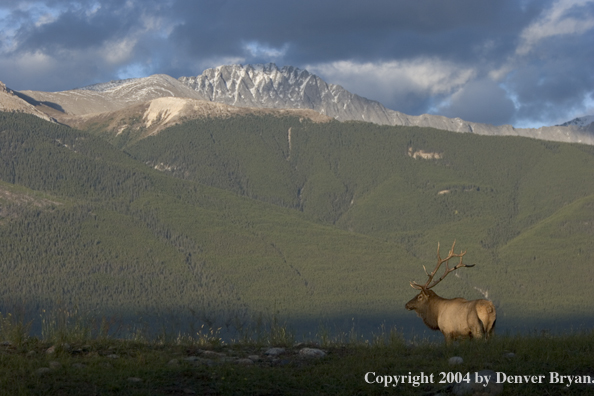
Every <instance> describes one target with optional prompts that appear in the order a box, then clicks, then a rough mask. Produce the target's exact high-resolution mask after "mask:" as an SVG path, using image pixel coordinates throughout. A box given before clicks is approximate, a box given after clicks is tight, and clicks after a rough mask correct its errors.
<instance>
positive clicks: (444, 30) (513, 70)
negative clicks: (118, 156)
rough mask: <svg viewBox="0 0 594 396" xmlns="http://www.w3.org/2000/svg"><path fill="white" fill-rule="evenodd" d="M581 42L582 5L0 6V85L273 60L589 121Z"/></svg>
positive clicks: (479, 106) (385, 90) (362, 85)
mask: <svg viewBox="0 0 594 396" xmlns="http://www.w3.org/2000/svg"><path fill="white" fill-rule="evenodd" d="M592 42H594V3H593V2H592V1H575V0H554V1H553V0H547V1H530V0H502V1H496V2H494V1H491V0H456V1H447V2H445V1H443V0H420V1H414V2H412V1H408V0H371V1H368V2H365V3H363V2H359V1H344V0H326V1H319V0H303V1H298V2H297V1H295V2H278V1H272V0H227V1H221V0H216V1H215V0H168V1H158V0H143V1H140V0H127V1H125V2H122V1H121V0H97V1H95V0H89V1H85V0H80V1H74V0H45V1H27V0H18V1H14V0H5V1H3V2H2V3H0V80H2V81H3V82H5V83H6V84H7V85H8V86H10V87H12V88H14V89H35V90H50V91H55V90H64V89H70V88H74V87H77V86H83V85H88V84H92V83H96V82H101V81H108V80H111V79H118V78H125V77H135V76H137V77H141V76H145V75H150V74H154V73H166V74H170V75H172V76H174V77H180V76H182V75H185V76H189V75H197V74H200V73H201V72H202V71H203V70H204V69H205V68H208V67H214V66H218V65H220V64H224V63H244V64H246V63H267V62H271V61H272V62H275V63H277V64H278V65H293V66H297V67H301V68H308V69H309V70H310V71H312V72H314V73H317V74H319V75H320V76H321V77H323V78H324V79H326V80H327V81H328V82H330V83H337V84H341V85H343V86H344V87H345V88H346V89H349V90H351V91H353V92H355V93H358V94H360V95H362V96H365V97H368V98H370V99H375V100H379V101H380V102H382V103H383V104H384V105H386V106H387V107H389V108H393V109H395V110H400V111H403V112H406V113H408V114H422V113H426V112H433V113H438V114H444V115H447V116H451V117H454V116H457V117H461V118H464V119H468V120H471V121H479V122H488V123H495V124H500V123H514V124H522V125H532V124H538V123H542V124H547V123H554V122H560V121H565V120H566V119H567V118H571V117H573V116H578V115H583V114H584V113H587V112H590V111H591V112H593V113H594V109H593V108H592V107H593V106H594V105H593V103H592V102H593V100H592V93H593V92H594V81H593V77H592V74H591V73H590V69H591V65H592V64H594V62H593V61H594V53H593V52H594V50H593V49H591V47H592V45H591V43H592ZM481 98H482V99H481ZM479 99H480V100H479ZM580 113H581V114H580Z"/></svg>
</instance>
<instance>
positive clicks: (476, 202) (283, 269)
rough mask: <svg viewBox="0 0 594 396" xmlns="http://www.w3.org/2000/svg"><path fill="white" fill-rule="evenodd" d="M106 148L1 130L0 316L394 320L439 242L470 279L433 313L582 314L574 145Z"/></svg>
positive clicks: (454, 138) (335, 140) (362, 135)
mask: <svg viewBox="0 0 594 396" xmlns="http://www.w3.org/2000/svg"><path fill="white" fill-rule="evenodd" d="M122 143H123V144H122ZM118 146H120V147H124V149H122V150H119V149H117V148H116V147H115V146H112V145H111V144H109V143H108V142H107V141H105V140H103V139H102V138H99V137H96V136H94V135H91V134H89V133H87V132H84V131H77V130H74V129H71V128H68V127H64V126H60V125H55V124H50V123H47V122H44V121H42V120H40V119H37V118H35V117H32V116H26V115H19V114H7V113H2V114H1V115H0V180H1V182H0V216H1V218H0V251H2V260H1V261H0V271H1V273H2V274H3V276H2V278H1V280H0V284H1V287H0V303H1V304H2V305H3V307H4V309H7V308H9V307H11V306H12V307H14V306H20V305H22V306H26V307H27V309H30V310H33V311H35V310H41V309H45V308H47V307H50V306H52V305H53V304H57V303H67V304H78V305H79V306H80V307H81V308H84V309H86V310H96V311H93V312H101V313H107V314H112V313H122V314H126V315H143V314H145V313H155V312H161V313H164V312H167V313H178V314H179V315H184V314H188V313H189V312H194V313H195V315H196V316H197V317H199V318H200V319H202V320H208V321H213V322H218V323H221V324H236V323H233V322H238V321H242V320H246V319H247V318H249V317H253V316H254V315H256V314H257V313H259V312H272V311H280V312H282V314H283V315H286V316H287V317H290V318H293V319H316V318H320V317H326V318H328V319H344V318H348V319H350V318H352V317H355V316H356V317H364V318H374V319H379V320H380V321H381V319H392V318H398V317H408V316H410V315H411V314H410V313H408V312H405V311H404V308H403V305H404V303H405V302H406V301H407V300H408V299H410V297H412V295H414V292H413V291H412V289H410V287H409V285H408V282H409V281H410V280H413V279H414V280H418V281H421V280H423V277H424V276H425V275H424V272H423V270H422V265H423V264H424V265H425V266H426V267H427V268H430V267H431V266H432V265H433V264H434V262H435V249H436V246H437V242H438V241H440V242H441V244H442V251H444V252H445V250H446V249H448V248H449V247H450V246H451V243H452V242H453V240H454V239H457V241H458V243H457V246H458V249H464V250H466V249H467V250H468V253H467V255H466V257H465V261H466V262H467V263H469V264H470V263H476V264H477V265H476V267H474V268H472V269H464V270H460V271H458V272H459V277H455V276H453V275H451V276H450V277H449V278H448V279H447V280H446V281H444V282H443V283H442V284H440V285H439V286H438V287H437V288H436V292H437V293H439V294H440V295H444V296H446V297H453V296H455V295H462V296H464V297H466V298H479V297H481V293H486V292H488V297H489V298H490V299H493V300H494V301H495V303H496V305H497V306H498V310H499V312H500V313H501V315H500V318H501V321H505V320H506V318H508V319H510V320H511V319H512V318H514V317H519V316H523V317H526V316H528V317H531V318H535V319H541V318H543V317H545V315H546V317H547V318H550V317H551V315H553V316H556V317H566V316H570V315H573V316H574V317H578V316H585V315H588V314H589V312H591V311H592V309H593V308H594V303H593V302H592V301H591V299H590V298H589V295H588V292H587V290H589V289H590V288H591V287H592V284H593V283H594V276H593V275H589V273H590V272H589V264H590V263H591V262H592V258H593V256H594V243H593V242H592V241H593V240H594V239H593V236H594V235H593V234H594V210H593V205H594V178H593V177H592V176H593V172H594V148H592V147H590V146H582V145H568V144H561V143H551V142H542V141H538V140H531V139H524V138H513V137H486V136H475V135H469V134H456V133H448V132H444V131H437V130H432V129H422V128H404V127H381V126H376V125H372V124H366V123H339V122H331V123H326V124H316V123H313V122H310V121H307V120H303V119H301V120H300V119H299V118H292V117H277V116H262V117H258V116H248V117H235V118H224V119H216V118H208V119H203V120H194V121H191V122H187V123H184V124H181V125H178V126H175V127H172V128H169V129H167V130H164V131H162V132H161V133H160V134H158V135H156V136H152V137H149V138H146V139H143V140H140V141H137V142H135V143H133V144H131V145H129V144H125V142H121V141H120V142H119V143H118Z"/></svg>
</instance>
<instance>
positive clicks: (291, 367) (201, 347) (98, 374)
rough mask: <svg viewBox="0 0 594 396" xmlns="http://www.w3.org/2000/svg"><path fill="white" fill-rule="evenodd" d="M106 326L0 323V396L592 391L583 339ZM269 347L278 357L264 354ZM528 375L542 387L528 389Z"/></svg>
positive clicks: (590, 342)
mask: <svg viewBox="0 0 594 396" xmlns="http://www.w3.org/2000/svg"><path fill="white" fill-rule="evenodd" d="M110 325H113V322H111V323H107V322H106V321H103V322H102V323H100V324H97V323H93V322H90V321H88V320H85V318H81V317H79V316H78V315H77V314H76V313H75V312H68V311H57V316H55V317H53V318H52V319H51V320H49V321H48V322H47V326H46V330H47V332H46V333H45V336H44V337H43V338H37V337H30V336H29V335H28V334H27V329H26V327H27V326H26V325H23V322H21V321H19V320H17V319H15V318H14V317H12V316H10V315H6V316H3V315H0V338H1V339H5V340H7V341H5V342H2V343H1V344H0V391H1V392H2V394H10V395H48V394H52V395H53V394H59V395H88V394H101V395H163V394H216V395H269V394H283V395H384V394H394V393H398V394H404V395H417V394H437V393H439V394H452V393H451V392H452V391H453V386H454V385H455V379H456V375H458V376H459V377H461V378H462V379H468V378H470V379H473V378H475V375H476V373H479V372H481V371H482V370H491V371H492V372H495V373H499V378H500V380H501V381H504V383H503V385H502V386H503V392H504V393H503V394H505V395H543V394H550V395H557V394H564V395H565V394H570V395H573V394H576V395H577V394H580V395H581V394H589V392H592V389H593V387H594V385H592V384H591V385H586V384H581V383H576V377H579V378H580V379H582V378H585V379H588V378H587V377H589V379H590V380H594V361H593V360H592V354H593V353H594V333H592V332H585V333H572V334H565V335H561V336H551V335H550V334H548V333H538V334H530V335H513V336H512V335H497V336H496V337H494V338H493V339H491V340H489V341H488V342H483V341H475V342H472V341H466V342H460V343H455V344H454V345H452V346H446V345H445V344H444V343H442V342H439V343H432V342H430V341H428V340H420V339H416V338H415V339H413V340H412V341H405V340H404V338H403V337H402V335H401V334H400V333H399V332H398V331H397V330H396V329H387V328H380V329H379V330H378V331H377V332H376V333H375V334H374V335H373V336H372V337H371V338H368V339H361V338H359V337H358V336H357V335H356V331H355V329H352V330H351V332H350V333H349V334H340V335H338V336H337V337H331V338H329V337H327V336H326V335H325V334H324V333H318V334H317V335H316V337H315V338H314V339H312V340H311V341H309V342H308V343H302V344H294V343H293V341H292V339H291V337H290V336H287V335H288V334H290V333H291V332H290V331H289V330H288V329H287V328H286V327H278V326H274V322H270V323H269V326H268V327H265V328H264V329H263V331H257V332H254V333H253V334H252V335H250V336H247V337H244V338H242V340H236V341H233V342H231V343H225V342H223V341H222V340H221V339H220V337H219V336H218V329H205V328H200V329H198V331H195V332H193V333H191V334H176V335H175V337H167V336H166V335H165V337H162V338H161V339H160V340H158V341H153V342H147V340H146V339H145V338H143V333H142V332H138V333H135V334H134V335H133V336H132V337H130V338H126V339H121V338H113V337H110V336H107V335H106V334H105V332H104V330H105V329H107V327H109V326H110ZM271 346H272V347H283V348H284V351H280V354H278V355H271V354H270V352H269V348H270V347H271ZM306 347H309V348H316V349H321V350H322V351H324V352H325V356H323V357H304V356H301V354H300V352H301V350H302V349H303V348H306ZM454 356H458V357H461V358H462V359H463V361H462V362H461V363H459V364H457V365H452V364H451V363H450V362H449V360H450V358H451V357H454ZM421 373H423V374H425V377H424V379H421V378H422V377H420V375H421ZM457 373H459V374H457ZM551 373H553V376H551ZM395 375H398V376H405V378H404V379H402V378H401V383H400V384H398V385H397V387H396V388H394V387H392V384H389V385H388V386H387V387H386V386H385V382H386V381H387V379H386V376H395ZM409 375H410V376H409ZM503 375H505V376H506V377H505V378H506V379H503V380H502V378H504V377H503ZM516 376H519V377H516ZM525 376H528V378H532V376H535V377H536V378H540V379H539V380H537V383H526V382H525V381H526V380H525V378H526V377H525ZM560 376H564V381H563V383H561V382H560ZM567 376H571V377H572V379H573V381H572V383H569V382H568V380H567ZM415 377H416V378H415ZM507 378H511V380H508V379H507ZM415 381H416V383H415ZM493 381H496V379H495V378H493V379H492V382H493ZM519 381H522V382H521V383H520V382H519ZM539 382H540V383H539Z"/></svg>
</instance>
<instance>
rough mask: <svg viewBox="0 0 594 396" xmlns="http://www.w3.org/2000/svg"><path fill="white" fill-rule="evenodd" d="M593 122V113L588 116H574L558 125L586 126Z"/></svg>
mask: <svg viewBox="0 0 594 396" xmlns="http://www.w3.org/2000/svg"><path fill="white" fill-rule="evenodd" d="M593 122H594V115H589V116H583V117H578V118H574V119H573V120H571V121H567V122H564V123H563V124H560V125H558V126H571V125H574V126H577V127H586V126H588V125H590V124H592V123H593Z"/></svg>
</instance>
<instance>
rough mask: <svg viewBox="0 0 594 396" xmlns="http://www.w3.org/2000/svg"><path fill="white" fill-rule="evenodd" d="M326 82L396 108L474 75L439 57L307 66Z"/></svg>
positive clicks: (440, 92) (449, 88)
mask: <svg viewBox="0 0 594 396" xmlns="http://www.w3.org/2000/svg"><path fill="white" fill-rule="evenodd" d="M306 68H307V69H308V70H309V71H310V72H312V73H315V74H318V75H320V76H321V77H323V78H324V79H325V80H326V81H331V82H333V83H335V84H339V85H342V86H343V87H344V88H346V89H347V90H349V91H351V92H354V93H357V94H358V95H361V96H365V97H367V98H370V99H373V100H378V101H379V102H381V103H383V104H384V105H386V106H388V107H391V108H395V109H399V108H403V107H405V106H403V102H404V101H406V100H407V97H408V98H410V96H411V95H413V96H426V95H445V94H449V93H451V92H452V91H454V90H455V89H456V88H458V87H460V86H461V85H463V84H465V83H467V82H468V81H469V80H471V79H472V78H473V77H474V76H475V71H474V70H473V69H472V68H468V67H464V66H462V65H458V64H455V63H453V62H449V61H445V60H441V59H439V58H417V59H412V60H405V61H396V60H393V61H386V62H376V63H371V62H367V63H357V62H354V61H337V62H331V63H324V64H317V65H310V66H307V67H306Z"/></svg>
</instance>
